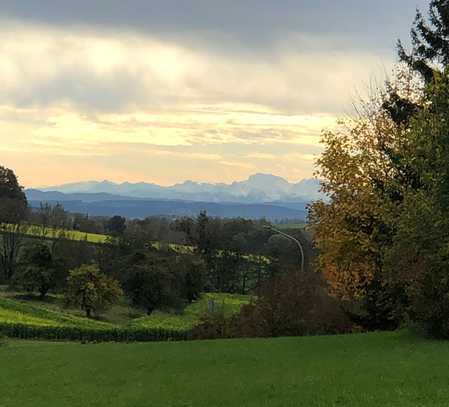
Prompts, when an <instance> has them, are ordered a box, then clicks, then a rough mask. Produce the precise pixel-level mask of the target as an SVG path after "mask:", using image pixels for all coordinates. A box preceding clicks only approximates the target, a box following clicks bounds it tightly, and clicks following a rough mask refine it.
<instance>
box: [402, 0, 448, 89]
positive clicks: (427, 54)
mask: <svg viewBox="0 0 449 407" xmlns="http://www.w3.org/2000/svg"><path fill="white" fill-rule="evenodd" d="M411 40H412V50H411V51H410V52H407V51H406V49H405V47H404V45H403V44H402V42H401V41H400V40H399V41H398V53H399V59H400V60H401V61H402V62H405V63H406V64H407V65H408V66H409V67H410V68H411V69H412V70H413V71H415V72H417V73H419V74H420V75H421V76H422V78H423V79H424V80H425V82H426V83H430V82H431V81H432V80H433V78H434V74H435V72H441V70H442V68H444V67H445V66H447V65H449V0H432V1H431V2H430V5H429V18H428V20H427V19H426V18H425V17H424V16H423V15H422V13H421V12H420V11H419V10H418V11H417V12H416V17H415V21H414V22H413V26H412V30H411Z"/></svg>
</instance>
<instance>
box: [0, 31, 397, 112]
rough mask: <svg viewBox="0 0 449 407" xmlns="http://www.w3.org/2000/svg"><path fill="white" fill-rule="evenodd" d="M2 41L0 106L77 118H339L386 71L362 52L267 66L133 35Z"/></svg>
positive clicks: (8, 34) (285, 59) (10, 36)
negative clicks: (249, 110)
mask: <svg viewBox="0 0 449 407" xmlns="http://www.w3.org/2000/svg"><path fill="white" fill-rule="evenodd" d="M0 35H1V37H2V42H1V44H0V54H1V55H2V58H1V59H0V77H2V80H3V86H2V87H1V89H0V103H1V104H12V105H15V106H19V107H27V106H52V105H61V104H66V105H71V106H72V107H73V108H75V109H77V110H81V111H83V112H117V111H124V110H127V111H131V110H135V109H155V108H165V109H169V108H170V109H179V108H183V107H184V106H185V105H186V104H207V105H213V104H239V105H258V106H264V107H267V108H270V109H274V110H278V111H282V112H292V113H298V112H302V113H304V112H307V113H312V112H313V113H317V112H320V113H322V112H336V111H341V110H342V106H343V105H344V104H345V101H347V100H348V99H349V97H350V94H351V92H353V91H354V89H355V86H356V85H358V84H360V83H361V82H363V81H365V82H366V81H367V79H368V78H369V75H370V74H372V73H373V72H374V73H380V75H382V74H383V72H382V70H383V69H384V68H385V69H388V68H386V67H388V66H390V64H391V62H392V61H389V60H387V59H385V58H383V57H382V56H374V55H372V54H370V53H367V52H362V51H360V52H359V51H354V52H350V53H348V52H342V51H334V52H331V53H322V52H319V51H309V52H304V53H300V52H297V51H295V50H294V49H292V48H290V49H285V48H279V49H276V50H273V52H272V54H266V55H264V56H263V57H262V56H260V55H256V56H253V57H251V58H250V57H249V56H241V55H237V56H234V57H231V56H228V55H213V54H210V53H208V50H207V49H205V50H192V49H189V48H186V47H182V46H180V45H178V44H173V43H169V42H163V41H159V40H157V39H153V38H151V37H144V36H139V35H135V34H123V33H120V35H118V34H110V35H107V36H105V35H102V34H99V33H91V32H88V31H71V32H67V31H63V30H58V29H54V28H51V29H50V28H47V29H38V27H29V26H27V27H25V26H21V25H18V26H14V27H11V26H6V27H3V28H2V29H0ZM42 61H48V62H47V63H42ZM376 71H377V72H376ZM261 84H263V86H261Z"/></svg>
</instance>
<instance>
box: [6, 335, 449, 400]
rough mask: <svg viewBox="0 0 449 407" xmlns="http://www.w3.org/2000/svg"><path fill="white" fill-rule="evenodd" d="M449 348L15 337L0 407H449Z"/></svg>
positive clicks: (386, 338) (356, 341) (410, 339)
mask: <svg viewBox="0 0 449 407" xmlns="http://www.w3.org/2000/svg"><path fill="white" fill-rule="evenodd" d="M448 359H449V347H448V346H447V343H445V342H436V341H427V340H424V339H421V338H417V337H415V336H413V335H411V334H409V333H407V332H397V333H373V334H365V335H348V336H334V337H308V338H286V339H284V338H282V339H258V340H217V341H199V342H177V343H150V344H97V345H81V344H75V343H45V342H17V341H11V342H8V343H7V344H6V345H4V346H0V389H1V392H0V405H1V406H2V407H18V406H20V407H41V406H42V407H44V406H45V407H64V406H70V407H75V406H76V407H78V406H79V407H81V406H83V407H84V406H96V407H103V406H107V407H110V406H114V407H146V406H155V407H156V406H157V407H159V406H172V407H174V406H176V407H181V406H183V407H185V406H195V407H202V406H204V407H215V406H217V407H218V406H221V407H225V406H226V407H228V406H229V407H236V406H238V407H245V406H246V407H259V406H267V407H268V406H269V407H288V406H295V407H297V406H305V407H313V406H323V407H328V406H349V407H351V406H373V407H374V406H375V407H378V406H381V405H382V406H395V407H398V406H407V407H413V406H421V407H423V406H446V405H447V400H449V386H448V377H449V364H448V363H447V360H448Z"/></svg>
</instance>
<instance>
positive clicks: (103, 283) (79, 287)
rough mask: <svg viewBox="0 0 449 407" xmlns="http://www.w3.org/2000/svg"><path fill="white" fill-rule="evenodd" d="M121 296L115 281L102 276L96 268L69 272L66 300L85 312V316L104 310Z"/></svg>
mask: <svg viewBox="0 0 449 407" xmlns="http://www.w3.org/2000/svg"><path fill="white" fill-rule="evenodd" d="M121 295H122V289H121V288H120V285H119V283H118V282H117V281H115V280H113V279H111V278H109V277H107V276H106V275H104V274H102V273H101V272H100V270H99V269H98V267H96V266H87V265H85V266H81V267H79V268H78V269H75V270H72V271H71V272H70V275H69V278H68V279H67V293H66V300H67V303H68V304H71V305H76V306H78V307H80V308H81V309H82V310H84V311H86V316H87V317H90V316H92V313H96V312H99V311H101V310H104V309H106V308H107V307H108V306H110V305H112V304H114V303H116V302H117V301H118V299H119V298H120V296H121Z"/></svg>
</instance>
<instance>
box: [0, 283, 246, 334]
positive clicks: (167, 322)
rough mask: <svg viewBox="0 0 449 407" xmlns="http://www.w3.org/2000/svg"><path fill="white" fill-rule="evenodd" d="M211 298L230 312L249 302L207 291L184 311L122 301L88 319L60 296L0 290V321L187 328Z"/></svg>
mask: <svg viewBox="0 0 449 407" xmlns="http://www.w3.org/2000/svg"><path fill="white" fill-rule="evenodd" d="M210 301H212V302H213V303H214V306H215V309H216V310H222V311H223V312H224V313H225V314H227V315H230V314H232V313H235V312H238V310H239V309H240V307H241V305H243V304H245V303H248V302H249V297H248V296H241V295H231V294H220V293H206V294H203V296H202V297H201V299H200V300H198V301H196V302H194V303H192V304H190V305H188V306H187V307H186V308H185V309H184V310H183V311H179V312H176V311H165V312H164V311H155V312H154V313H153V314H152V315H150V316H147V315H145V314H144V313H143V312H141V311H139V310H136V309H133V308H131V307H130V306H129V305H128V304H127V303H126V302H125V301H122V302H121V303H120V304H118V305H116V306H115V307H113V308H112V309H111V310H109V311H108V312H106V313H105V314H104V315H102V319H101V320H97V319H88V318H85V317H84V316H83V314H81V312H80V311H79V310H75V309H70V308H67V307H65V306H64V303H63V299H62V297H60V296H50V297H49V299H48V300H47V301H46V302H42V301H39V300H37V299H34V300H30V299H29V298H28V299H26V300H20V296H19V299H17V297H16V296H15V295H13V294H8V293H7V292H5V291H0V325H1V324H5V323H6V324H17V323H19V324H25V325H30V326H46V327H77V328H81V329H82V328H86V329H108V328H109V329H111V328H139V329H166V330H174V331H188V330H190V329H192V328H193V327H194V326H195V325H196V324H197V323H198V320H199V318H200V316H201V315H203V314H204V313H206V312H207V311H208V306H209V305H208V303H209V302H210Z"/></svg>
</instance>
